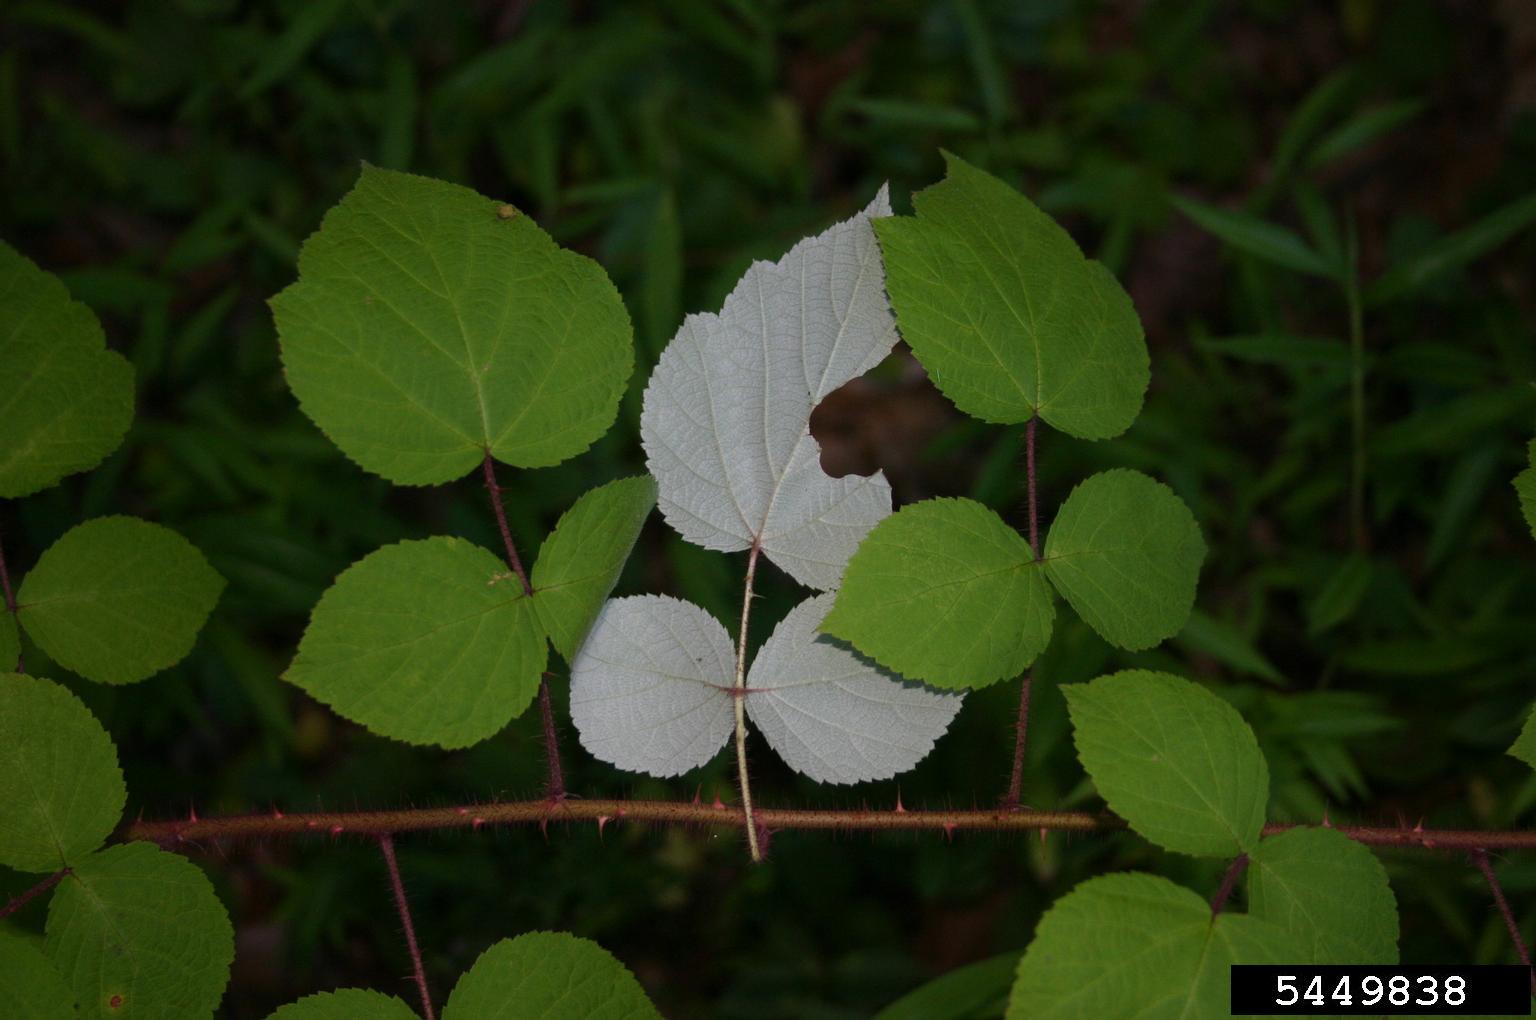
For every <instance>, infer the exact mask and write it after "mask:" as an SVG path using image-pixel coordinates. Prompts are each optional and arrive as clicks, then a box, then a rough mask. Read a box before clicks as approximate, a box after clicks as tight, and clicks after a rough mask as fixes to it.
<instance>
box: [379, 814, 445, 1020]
mask: <svg viewBox="0 0 1536 1020" xmlns="http://www.w3.org/2000/svg"><path fill="white" fill-rule="evenodd" d="M379 849H380V850H381V851H383V853H384V865H385V867H387V868H388V869H389V884H390V887H391V888H392V889H393V890H394V892H395V909H396V910H397V911H399V912H400V923H401V924H402V925H403V926H404V927H405V944H406V947H407V948H408V949H410V951H411V970H412V972H413V973H414V974H415V978H416V989H417V991H419V992H420V993H421V1011H422V1013H423V1014H424V1015H425V1016H426V1018H427V1020H434V1017H433V1014H432V993H431V992H430V991H428V989H427V971H426V968H424V967H423V966H422V965H421V949H420V948H419V947H418V946H417V945H416V926H415V925H414V924H412V923H411V905H410V904H409V903H407V902H406V899H405V883H404V882H402V881H401V880H400V862H399V861H397V860H395V840H394V837H393V836H390V835H389V834H388V833H385V834H384V835H382V836H380V837H379Z"/></svg>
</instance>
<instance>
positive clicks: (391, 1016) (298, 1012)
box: [267, 988, 419, 1020]
mask: <svg viewBox="0 0 1536 1020" xmlns="http://www.w3.org/2000/svg"><path fill="white" fill-rule="evenodd" d="M365 1017H366V1018H367V1020H419V1018H418V1017H417V1015H416V1011H415V1010H413V1009H411V1007H409V1006H407V1005H406V1004H405V1003H403V1002H401V1001H400V1000H399V999H397V998H395V997H394V996H393V995H385V994H384V993H383V992H375V991H370V990H367V989H363V988H338V989H336V991H334V992H320V993H319V994H318V995H306V996H304V998H302V999H300V1000H299V1001H298V1002H290V1003H289V1004H288V1005H286V1006H283V1007H282V1008H281V1009H279V1010H278V1011H277V1012H276V1013H273V1014H272V1015H271V1016H269V1017H268V1018H267V1020H363V1018H365Z"/></svg>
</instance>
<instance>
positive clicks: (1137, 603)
mask: <svg viewBox="0 0 1536 1020" xmlns="http://www.w3.org/2000/svg"><path fill="white" fill-rule="evenodd" d="M1204 560H1205V540H1204V539H1203V538H1201V537H1200V526H1199V525H1197V524H1196V523H1195V518H1194V515H1193V514H1191V513H1190V512H1189V507H1187V506H1185V505H1184V501H1183V500H1181V499H1179V497H1178V496H1175V495H1174V494H1173V490H1172V489H1170V488H1168V487H1167V486H1166V485H1163V484H1162V483H1161V482H1156V481H1153V480H1152V479H1151V478H1148V477H1147V476H1146V475H1144V474H1141V473H1140V472H1138V471H1125V470H1116V471H1104V472H1101V473H1099V474H1096V475H1094V476H1093V477H1091V478H1089V479H1088V480H1087V481H1085V482H1083V483H1082V484H1081V485H1079V486H1078V487H1077V488H1075V489H1073V490H1072V493H1071V495H1069V496H1068V497H1067V499H1066V502H1065V503H1063V504H1062V506H1061V511H1060V512H1059V513H1058V514H1057V515H1056V520H1055V521H1054V522H1053V523H1052V524H1051V530H1050V533H1049V534H1048V535H1047V536H1046V539H1045V571H1046V575H1047V576H1048V577H1050V579H1051V581H1052V583H1054V584H1055V585H1056V588H1057V590H1059V591H1060V592H1061V594H1062V595H1064V596H1065V597H1066V599H1067V601H1068V602H1070V603H1072V608H1073V609H1076V610H1077V613H1078V615H1079V616H1081V617H1082V618H1083V619H1084V620H1085V621H1086V622H1087V623H1088V625H1089V626H1090V627H1092V628H1093V629H1094V630H1096V631H1098V632H1099V635H1100V636H1101V637H1103V638H1104V640H1106V641H1108V642H1110V643H1111V644H1116V645H1119V646H1120V647H1121V648H1128V649H1131V650H1132V651H1137V650H1140V649H1143V648H1151V647H1152V646H1153V645H1155V644H1157V643H1158V642H1159V641H1162V640H1163V639H1165V638H1169V637H1172V636H1173V635H1175V634H1177V633H1178V632H1179V631H1180V630H1181V629H1182V628H1183V627H1184V624H1185V622H1186V621H1187V620H1188V619H1189V611H1190V609H1191V608H1192V607H1193V606H1194V604H1195V582H1196V581H1197V580H1198V579H1199V577H1200V564H1201V563H1202V562H1203V561H1204Z"/></svg>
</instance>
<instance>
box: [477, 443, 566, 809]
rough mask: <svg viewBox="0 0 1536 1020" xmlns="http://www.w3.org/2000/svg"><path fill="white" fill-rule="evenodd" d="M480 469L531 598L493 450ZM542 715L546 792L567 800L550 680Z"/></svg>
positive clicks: (542, 693)
mask: <svg viewBox="0 0 1536 1020" xmlns="http://www.w3.org/2000/svg"><path fill="white" fill-rule="evenodd" d="M481 468H482V470H483V471H484V472H485V491H486V492H488V493H490V494H491V509H493V510H495V511H496V527H497V528H498V529H500V531H501V544H502V547H503V548H504V549H505V550H506V554H507V563H508V564H509V565H510V566H511V567H512V572H513V573H515V574H516V575H517V579H518V580H519V581H521V582H522V585H523V594H524V595H526V596H532V595H533V585H531V584H529V583H528V572H527V571H525V570H524V569H523V561H522V558H521V557H520V556H518V555H517V543H515V542H513V541H512V529H511V528H510V527H509V526H508V525H507V508H506V506H505V505H503V503H502V501H501V494H502V492H504V491H505V490H503V489H502V487H501V484H500V483H499V482H497V481H496V462H495V461H494V460H492V459H491V454H490V451H486V454H485V461H484V462H483V463H482V464H481ZM539 716H540V719H541V720H542V723H543V727H544V766H545V769H546V774H547V777H548V778H547V779H546V784H545V785H546V786H547V787H548V790H547V791H546V792H547V793H548V794H549V799H550V800H564V799H565V769H564V768H562V767H561V764H560V734H559V731H558V730H556V729H555V711H554V709H553V708H551V707H550V704H549V681H548V680H546V679H544V678H542V677H541V678H540V679H539Z"/></svg>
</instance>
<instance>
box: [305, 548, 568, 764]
mask: <svg viewBox="0 0 1536 1020" xmlns="http://www.w3.org/2000/svg"><path fill="white" fill-rule="evenodd" d="M545 661H546V650H545V644H544V634H543V631H542V630H541V629H540V627H539V621H538V618H537V616H536V615H535V613H534V610H533V606H532V600H530V599H529V598H528V597H527V596H526V595H524V594H523V588H522V584H521V583H520V582H519V581H518V579H517V576H516V575H515V574H513V573H512V572H511V571H510V570H509V569H508V568H507V565H506V564H505V563H503V562H502V561H501V560H499V559H497V558H496V557H495V556H493V555H492V554H491V553H489V552H487V551H486V550H485V549H482V548H481V547H480V546H478V545H475V544H474V543H472V542H466V541H464V540H462V539H456V538H428V539H424V540H421V541H414V542H401V543H399V544H398V545H391V546H385V547H384V548H382V549H379V550H377V551H375V552H373V553H370V554H369V555H367V556H365V557H363V559H361V560H359V561H358V562H356V563H354V564H352V566H350V567H348V568H347V569H346V570H345V571H344V572H343V573H342V574H341V576H340V577H338V578H337V579H336V583H335V584H333V585H332V586H331V587H330V588H329V589H328V590H327V591H326V593H325V594H324V595H323V596H321V599H320V603H319V605H317V606H316V607H315V611H314V615H313V616H312V617H311V618H310V621H309V626H308V628H307V629H306V630H305V631H304V638H303V640H302V641H301V642H300V643H299V652H298V655H297V657H296V658H295V659H294V660H293V664H292V665H291V666H289V667H288V672H287V673H286V674H284V676H285V678H286V679H287V680H289V681H290V682H291V683H294V684H296V685H298V686H299V687H301V688H303V689H304V690H306V691H308V692H309V693H310V694H311V695H313V696H314V697H315V698H317V699H319V700H320V701H323V702H325V703H326V704H327V705H329V706H331V708H333V709H335V710H336V711H337V712H338V713H340V714H341V715H343V716H345V717H346V718H348V719H351V720H352V721H353V722H356V723H360V724H362V725H363V726H366V727H367V728H368V729H370V730H372V731H373V732H375V733H378V734H381V735H382V736H386V737H393V738H394V739H396V740H404V741H407V742H408V743H413V744H437V745H440V746H442V747H447V748H455V747H468V746H469V745H470V744H474V743H477V742H478V741H481V740H484V739H485V738H486V737H489V736H491V735H492V734H493V733H495V732H496V731H497V730H499V729H501V728H502V727H503V726H505V725H506V724H507V722H508V721H509V720H510V719H512V718H513V717H514V716H516V715H518V714H519V713H521V712H522V711H523V709H525V708H527V707H528V704H529V702H531V701H532V700H533V695H534V693H535V692H536V691H537V690H538V686H539V678H540V676H541V675H542V674H543V671H544V664H545Z"/></svg>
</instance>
